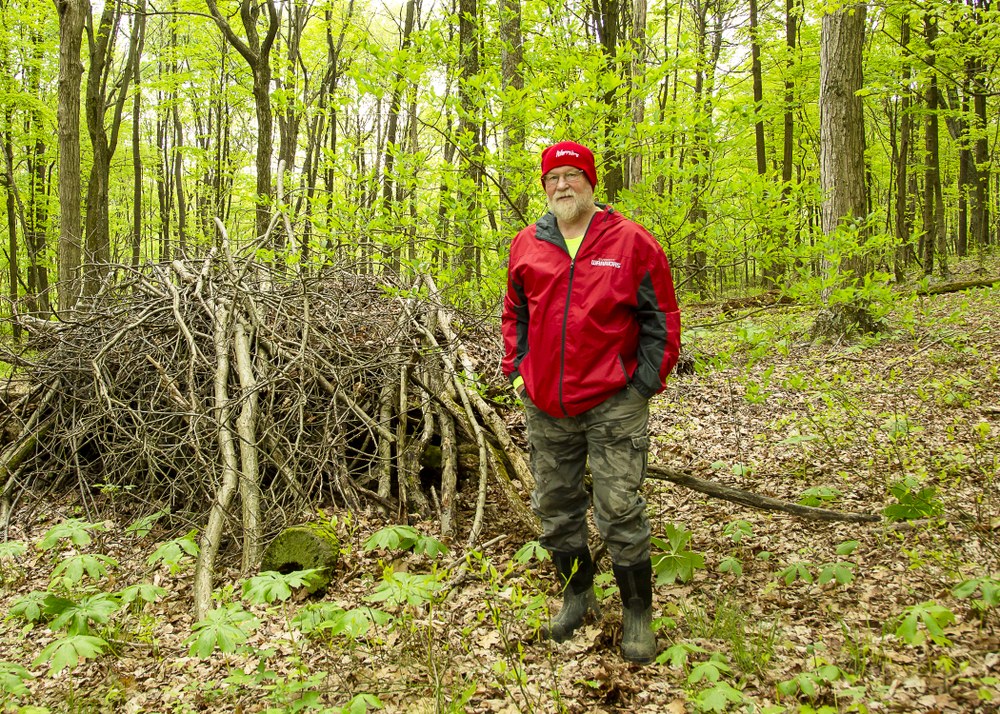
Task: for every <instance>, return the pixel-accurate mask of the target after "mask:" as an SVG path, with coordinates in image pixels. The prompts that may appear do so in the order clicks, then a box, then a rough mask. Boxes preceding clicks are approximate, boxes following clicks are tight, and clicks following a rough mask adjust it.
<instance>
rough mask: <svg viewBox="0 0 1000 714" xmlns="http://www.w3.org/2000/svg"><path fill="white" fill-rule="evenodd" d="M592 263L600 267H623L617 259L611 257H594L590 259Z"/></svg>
mask: <svg viewBox="0 0 1000 714" xmlns="http://www.w3.org/2000/svg"><path fill="white" fill-rule="evenodd" d="M590 264H591V265H596V266H598V267H600V268H621V267H622V264H621V263H619V262H618V261H617V260H611V259H610V258H594V259H593V260H591V261H590Z"/></svg>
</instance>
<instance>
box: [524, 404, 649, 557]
mask: <svg viewBox="0 0 1000 714" xmlns="http://www.w3.org/2000/svg"><path fill="white" fill-rule="evenodd" d="M524 407H525V415H526V422H527V430H528V447H529V450H530V454H531V470H532V472H533V474H534V477H535V490H534V493H532V495H531V507H532V510H533V511H534V512H535V515H537V516H538V518H539V520H540V521H541V524H542V536H541V538H540V539H539V542H540V543H541V545H542V546H543V547H544V548H546V549H547V550H550V551H553V550H556V551H563V552H579V551H580V550H582V549H583V548H586V547H587V510H588V508H589V506H590V497H589V496H588V494H587V490H586V488H585V487H584V483H583V477H584V472H585V471H586V468H587V461H588V458H589V460H590V472H591V475H592V477H593V504H594V521H595V522H596V523H597V529H598V531H599V532H600V534H601V538H603V539H604V543H605V545H607V548H608V552H609V553H610V554H611V559H612V561H613V562H614V563H615V564H617V565H622V566H628V565H634V564H636V563H640V562H643V561H646V560H649V555H650V551H649V538H650V528H649V519H648V518H647V517H646V500H645V499H644V498H643V497H642V495H641V494H640V493H639V487H640V486H641V485H642V482H643V480H644V479H645V477H646V459H647V455H648V452H649V435H648V434H647V426H648V424H649V402H648V401H647V400H646V398H645V397H643V396H642V395H641V394H639V393H638V392H637V391H636V390H635V389H633V388H631V387H628V388H626V389H623V390H622V391H621V392H619V393H617V394H615V395H614V396H612V397H610V398H609V399H608V400H607V401H605V402H603V403H602V404H599V405H598V406H596V407H594V408H593V409H591V410H589V411H587V412H584V413H583V414H580V415H579V416H576V417H567V418H562V419H557V418H555V417H552V416H549V415H548V414H546V413H544V412H543V411H541V410H540V409H538V408H537V407H536V406H535V405H534V404H533V403H532V402H531V399H530V398H529V397H528V396H527V395H526V394H525V395H524Z"/></svg>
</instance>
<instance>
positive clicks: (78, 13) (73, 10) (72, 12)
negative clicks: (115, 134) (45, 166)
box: [55, 0, 90, 310]
mask: <svg viewBox="0 0 1000 714" xmlns="http://www.w3.org/2000/svg"><path fill="white" fill-rule="evenodd" d="M55 4H56V11H57V12H58V13H59V104H58V107H57V109H56V117H57V123H58V125H59V286H58V289H57V292H58V298H59V309H60V310H71V309H72V308H73V307H74V306H75V305H76V301H77V299H78V298H79V296H80V289H81V276H80V265H81V260H82V257H83V248H82V244H81V238H82V235H81V231H82V214H81V210H80V198H81V191H80V188H81V185H82V182H81V178H80V80H81V79H82V77H83V62H81V61H80V50H81V49H82V47H83V26H84V20H85V18H86V16H87V15H88V14H89V13H90V2H89V0H55Z"/></svg>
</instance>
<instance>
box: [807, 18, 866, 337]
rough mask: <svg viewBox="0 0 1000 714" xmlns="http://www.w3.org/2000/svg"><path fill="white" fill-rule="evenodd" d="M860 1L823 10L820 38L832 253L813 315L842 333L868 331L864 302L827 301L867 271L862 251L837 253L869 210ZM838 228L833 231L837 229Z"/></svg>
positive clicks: (857, 233) (823, 174)
mask: <svg viewBox="0 0 1000 714" xmlns="http://www.w3.org/2000/svg"><path fill="white" fill-rule="evenodd" d="M865 16H866V12H865V6H864V5H853V6H849V7H843V8H841V9H839V10H837V11H836V12H833V13H830V14H828V15H824V17H823V28H822V40H821V44H820V89H819V107H820V109H819V112H820V185H821V188H822V190H823V206H822V217H821V223H822V229H823V233H825V234H826V235H827V236H828V237H833V236H836V238H835V239H834V241H833V242H834V248H833V255H835V256H837V257H833V256H831V254H829V253H828V254H827V255H825V256H824V258H823V260H822V263H823V266H822V267H823V270H824V272H825V273H826V275H827V276H828V277H829V278H830V279H829V280H828V285H829V287H827V288H825V289H824V291H823V302H824V304H825V305H826V306H827V308H828V309H827V310H824V311H823V312H822V313H821V314H820V316H819V317H818V318H817V321H816V324H815V325H814V330H815V331H816V332H817V333H839V334H843V333H845V332H847V331H849V330H850V329H852V328H854V327H861V328H862V329H864V330H866V331H868V330H870V329H872V328H873V327H874V326H873V325H872V323H871V320H870V316H869V314H868V311H867V306H866V305H864V304H863V303H860V302H857V301H854V302H852V303H851V304H847V305H845V304H837V305H832V306H831V304H830V297H831V295H832V293H833V290H834V286H849V285H853V284H855V283H856V281H859V280H861V279H862V278H863V276H864V275H865V273H866V267H865V260H864V256H863V253H862V252H861V251H857V252H858V255H859V257H857V258H853V259H843V260H842V259H840V258H839V256H840V254H841V252H842V251H843V250H844V248H841V247H839V244H840V242H841V241H858V242H862V241H863V240H864V237H865V233H866V227H865V225H864V222H865V218H866V215H867V211H868V200H867V195H866V186H865V160H864V114H863V112H862V104H861V98H860V97H859V96H858V92H859V91H860V90H861V87H862V83H863V73H862V57H863V50H864V39H865ZM841 232H843V233H842V234H841V235H839V236H837V234H838V233H841Z"/></svg>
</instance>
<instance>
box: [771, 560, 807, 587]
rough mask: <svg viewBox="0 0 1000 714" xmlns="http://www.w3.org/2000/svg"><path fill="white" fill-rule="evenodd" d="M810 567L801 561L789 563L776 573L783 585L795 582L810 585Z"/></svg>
mask: <svg viewBox="0 0 1000 714" xmlns="http://www.w3.org/2000/svg"><path fill="white" fill-rule="evenodd" d="M811 565H812V563H805V562H802V561H796V562H794V563H789V564H788V565H786V566H785V567H784V568H783V569H782V570H781V571H779V572H778V577H779V578H780V579H781V580H784V581H785V585H791V584H792V583H794V582H795V581H796V580H802V581H803V582H806V583H811V582H812V581H813V575H812V573H811V572H810V570H809V568H810V566H811Z"/></svg>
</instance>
